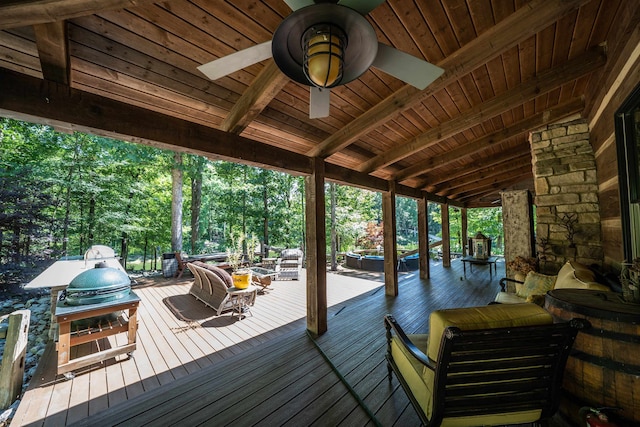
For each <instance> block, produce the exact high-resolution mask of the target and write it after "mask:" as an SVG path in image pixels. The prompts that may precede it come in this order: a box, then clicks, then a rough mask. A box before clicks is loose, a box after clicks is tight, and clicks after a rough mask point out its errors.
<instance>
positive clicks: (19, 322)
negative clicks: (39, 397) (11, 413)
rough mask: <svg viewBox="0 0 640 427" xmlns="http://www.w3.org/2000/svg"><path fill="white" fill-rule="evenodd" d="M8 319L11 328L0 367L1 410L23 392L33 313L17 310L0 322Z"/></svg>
mask: <svg viewBox="0 0 640 427" xmlns="http://www.w3.org/2000/svg"><path fill="white" fill-rule="evenodd" d="M6 317H8V318H9V327H8V329H7V335H6V342H5V346H4V353H3V355H2V365H0V410H5V409H7V408H8V407H9V406H11V404H12V403H13V402H14V401H15V400H16V399H17V398H18V397H19V396H20V393H21V392H22V382H23V378H24V364H25V354H26V351H27V341H28V338H29V319H30V317H31V311H29V310H17V311H14V312H13V313H11V314H10V315H8V316H3V318H2V319H0V320H4V318H6Z"/></svg>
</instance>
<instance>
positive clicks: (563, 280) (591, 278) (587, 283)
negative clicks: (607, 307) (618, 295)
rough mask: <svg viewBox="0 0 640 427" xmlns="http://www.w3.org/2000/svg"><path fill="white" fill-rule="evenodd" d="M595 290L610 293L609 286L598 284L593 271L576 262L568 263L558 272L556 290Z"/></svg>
mask: <svg viewBox="0 0 640 427" xmlns="http://www.w3.org/2000/svg"><path fill="white" fill-rule="evenodd" d="M565 288H573V289H593V290H598V291H609V290H610V289H609V287H608V286H607V285H603V284H601V283H598V282H596V276H595V274H594V273H593V271H591V270H589V268H588V267H587V266H585V265H583V264H580V263H579V262H576V261H567V262H566V263H565V264H564V265H563V266H562V268H561V269H560V271H559V272H558V280H556V285H555V289H565Z"/></svg>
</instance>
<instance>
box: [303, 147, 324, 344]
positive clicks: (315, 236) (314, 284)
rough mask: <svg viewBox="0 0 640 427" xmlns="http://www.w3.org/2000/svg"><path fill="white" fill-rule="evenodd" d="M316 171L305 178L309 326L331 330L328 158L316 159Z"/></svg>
mask: <svg viewBox="0 0 640 427" xmlns="http://www.w3.org/2000/svg"><path fill="white" fill-rule="evenodd" d="M312 163H313V165H312V168H313V173H312V174H311V175H309V176H307V177H306V178H305V181H304V184H305V194H306V205H305V215H306V230H307V239H306V240H307V243H306V245H307V329H308V330H309V331H310V332H311V333H312V334H315V335H322V334H323V333H325V332H326V331H327V253H326V251H327V249H326V244H327V238H326V233H325V231H326V222H325V217H326V215H325V194H324V181H325V179H324V160H322V159H321V158H314V159H313V162H312Z"/></svg>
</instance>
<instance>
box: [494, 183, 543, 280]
mask: <svg viewBox="0 0 640 427" xmlns="http://www.w3.org/2000/svg"><path fill="white" fill-rule="evenodd" d="M500 195H501V198H502V229H503V231H504V260H505V262H509V261H513V259H514V258H515V257H517V256H521V257H525V258H529V257H535V256H536V255H535V246H534V236H533V212H532V206H531V194H530V193H529V191H528V190H514V191H504V192H502V193H500ZM507 276H509V277H513V272H509V271H507Z"/></svg>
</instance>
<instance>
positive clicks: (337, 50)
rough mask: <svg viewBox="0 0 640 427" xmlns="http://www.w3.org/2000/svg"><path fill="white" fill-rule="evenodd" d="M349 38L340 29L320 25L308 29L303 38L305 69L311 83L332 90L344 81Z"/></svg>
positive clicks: (330, 25) (333, 26)
mask: <svg viewBox="0 0 640 427" xmlns="http://www.w3.org/2000/svg"><path fill="white" fill-rule="evenodd" d="M346 46H347V37H346V35H345V33H344V31H342V29H340V28H339V27H337V26H335V25H332V24H319V25H314V26H312V27H310V28H308V29H307V30H306V31H305V32H304V34H303V36H302V49H303V52H304V56H303V68H304V74H305V76H306V77H307V79H308V80H309V82H310V83H311V84H312V85H314V86H317V87H321V88H330V87H333V86H337V85H339V84H340V82H341V81H342V75H343V69H344V51H345V49H346Z"/></svg>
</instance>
